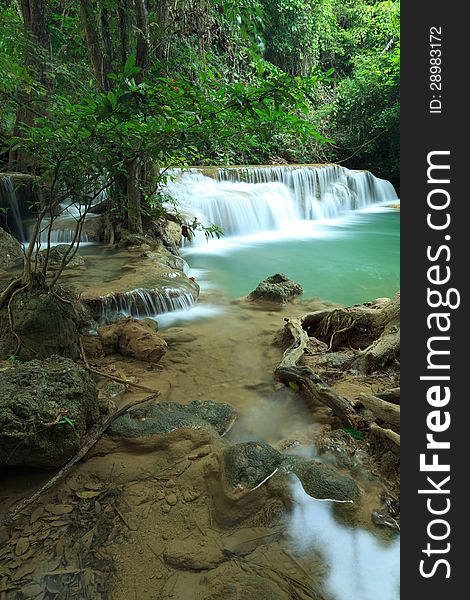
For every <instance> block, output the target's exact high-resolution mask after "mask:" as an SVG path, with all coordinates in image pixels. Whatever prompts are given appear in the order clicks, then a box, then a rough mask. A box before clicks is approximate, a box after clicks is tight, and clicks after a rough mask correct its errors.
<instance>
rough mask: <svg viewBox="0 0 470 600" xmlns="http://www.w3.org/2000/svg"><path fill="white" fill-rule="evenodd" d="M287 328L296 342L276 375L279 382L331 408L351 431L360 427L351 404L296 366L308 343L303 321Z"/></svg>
mask: <svg viewBox="0 0 470 600" xmlns="http://www.w3.org/2000/svg"><path fill="white" fill-rule="evenodd" d="M285 327H286V328H287V329H288V330H289V332H290V334H291V336H292V337H293V338H294V342H293V343H292V345H291V346H289V348H287V350H286V351H285V352H284V356H283V358H282V361H281V362H280V364H279V366H278V367H277V369H276V371H275V377H276V379H277V380H278V381H281V382H282V383H295V384H297V385H299V386H300V387H301V389H302V391H303V393H304V395H305V396H307V398H308V399H311V400H314V401H317V402H320V403H321V404H325V405H326V406H328V407H329V408H331V410H332V411H333V412H334V413H335V414H336V415H337V416H338V417H339V418H340V419H341V421H342V422H343V423H344V424H345V425H347V426H349V427H354V426H357V425H358V421H359V420H360V419H359V417H358V415H357V414H356V412H355V410H354V407H353V406H352V404H351V403H350V402H349V400H347V399H346V398H343V397H342V396H340V395H339V394H337V393H336V392H335V391H334V390H333V389H332V388H331V387H330V386H329V385H328V384H327V383H326V382H325V381H323V380H322V379H321V378H320V377H319V376H318V375H316V373H314V372H313V370H312V369H310V367H302V366H298V364H297V363H298V362H299V361H300V359H301V358H302V356H303V354H304V351H305V349H306V347H307V344H308V341H309V337H308V335H307V333H306V331H305V330H304V329H303V328H302V325H301V322H300V320H299V319H291V320H287V322H286V325H285Z"/></svg>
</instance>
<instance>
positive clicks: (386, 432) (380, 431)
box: [369, 423, 400, 447]
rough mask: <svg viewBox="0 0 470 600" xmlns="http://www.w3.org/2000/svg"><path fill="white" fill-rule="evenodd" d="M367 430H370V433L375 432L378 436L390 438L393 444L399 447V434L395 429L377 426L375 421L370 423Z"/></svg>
mask: <svg viewBox="0 0 470 600" xmlns="http://www.w3.org/2000/svg"><path fill="white" fill-rule="evenodd" d="M369 430H370V431H371V433H375V435H377V436H378V437H381V438H383V439H387V440H391V441H392V442H393V443H394V444H396V445H397V446H398V447H400V436H399V435H398V433H396V432H395V431H392V430H391V429H384V428H383V427H379V426H378V425H377V423H371V424H370V427H369Z"/></svg>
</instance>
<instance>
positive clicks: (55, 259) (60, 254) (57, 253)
mask: <svg viewBox="0 0 470 600" xmlns="http://www.w3.org/2000/svg"><path fill="white" fill-rule="evenodd" d="M69 250H70V244H58V245H57V246H52V247H51V248H49V256H48V259H47V269H48V270H49V271H56V270H58V269H60V268H61V267H62V261H63V259H64V257H65V255H66V254H67V253H68V252H69ZM70 254H73V250H72V251H71V252H70V253H69V256H70ZM46 257H47V249H45V250H41V251H40V252H39V253H38V263H39V265H43V264H44V262H45V260H46ZM84 266H85V259H84V258H83V257H82V256H80V255H79V254H78V252H75V254H73V257H72V259H71V260H70V262H69V263H68V264H67V268H68V269H76V268H79V267H84Z"/></svg>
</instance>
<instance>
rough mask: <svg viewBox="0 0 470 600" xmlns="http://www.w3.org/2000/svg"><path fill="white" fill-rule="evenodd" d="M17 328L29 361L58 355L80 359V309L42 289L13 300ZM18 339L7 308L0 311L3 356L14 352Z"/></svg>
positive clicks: (0, 345) (22, 351)
mask: <svg viewBox="0 0 470 600" xmlns="http://www.w3.org/2000/svg"><path fill="white" fill-rule="evenodd" d="M11 312H12V315H13V323H14V331H15V332H16V334H17V335H18V336H19V338H20V339H21V341H22V348H21V350H20V352H19V357H20V358H22V359H25V360H30V359H32V358H47V357H49V356H52V355H54V354H59V355H61V356H66V357H70V358H73V359H77V358H78V357H79V349H78V331H77V327H78V325H77V312H76V310H75V309H74V306H72V305H70V304H68V303H64V302H60V300H58V299H57V297H56V296H55V295H54V294H53V293H50V292H47V291H46V290H42V289H36V288H33V289H31V290H27V291H24V292H21V293H20V294H17V295H16V296H15V298H14V299H13V301H12V302H11ZM17 347H18V340H17V339H16V337H15V336H14V335H13V334H12V332H11V326H10V322H9V317H8V313H7V311H6V309H3V310H2V311H0V356H2V357H6V356H9V355H10V354H14V353H15V352H16V351H17V350H16V348H17Z"/></svg>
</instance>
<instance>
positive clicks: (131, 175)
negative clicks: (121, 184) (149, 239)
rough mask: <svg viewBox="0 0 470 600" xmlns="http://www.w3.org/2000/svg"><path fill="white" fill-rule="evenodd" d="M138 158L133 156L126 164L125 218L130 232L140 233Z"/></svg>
mask: <svg viewBox="0 0 470 600" xmlns="http://www.w3.org/2000/svg"><path fill="white" fill-rule="evenodd" d="M139 171H140V168H139V160H138V159H137V158H134V160H132V161H130V162H129V164H128V166H127V220H128V229H129V232H130V233H142V231H143V230H142V214H141V210H140V186H139Z"/></svg>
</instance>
